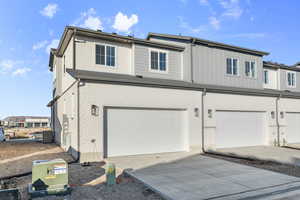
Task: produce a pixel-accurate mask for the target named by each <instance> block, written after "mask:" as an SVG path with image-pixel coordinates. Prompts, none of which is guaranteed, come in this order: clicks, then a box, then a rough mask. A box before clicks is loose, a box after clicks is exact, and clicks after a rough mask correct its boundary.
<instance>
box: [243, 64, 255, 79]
mask: <svg viewBox="0 0 300 200" xmlns="http://www.w3.org/2000/svg"><path fill="white" fill-rule="evenodd" d="M245 75H246V76H247V77H251V78H255V77H256V67H255V62H249V61H246V62H245Z"/></svg>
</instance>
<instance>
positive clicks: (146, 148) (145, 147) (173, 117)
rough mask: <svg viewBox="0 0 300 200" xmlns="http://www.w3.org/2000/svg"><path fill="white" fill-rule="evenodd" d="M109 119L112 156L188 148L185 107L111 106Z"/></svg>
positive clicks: (107, 153) (109, 154)
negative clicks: (177, 108)
mask: <svg viewBox="0 0 300 200" xmlns="http://www.w3.org/2000/svg"><path fill="white" fill-rule="evenodd" d="M106 118H107V122H106V124H107V125H106V129H107V130H106V141H107V145H105V146H106V151H107V152H106V153H105V154H106V156H108V157H111V156H124V155H138V154H152V153H164V152H177V151H187V150H188V138H187V136H188V135H187V132H188V130H187V114H186V111H185V110H176V109H145V108H142V109H140V108H137V109H134V108H128V109H127V108H125V109H119V108H110V109H107V114H106Z"/></svg>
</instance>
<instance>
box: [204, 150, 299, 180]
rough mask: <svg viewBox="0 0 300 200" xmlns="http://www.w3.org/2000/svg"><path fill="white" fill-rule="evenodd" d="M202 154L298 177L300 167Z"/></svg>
mask: <svg viewBox="0 0 300 200" xmlns="http://www.w3.org/2000/svg"><path fill="white" fill-rule="evenodd" d="M204 156H208V157H213V158H218V159H223V160H227V161H230V162H234V163H239V164H243V165H248V166H252V167H257V168H261V169H266V170H270V171H274V172H278V173H281V174H286V175H290V176H296V177H300V167H299V166H295V165H287V164H280V163H276V162H272V161H252V160H245V159H239V158H231V157H227V156H221V155H214V154H204Z"/></svg>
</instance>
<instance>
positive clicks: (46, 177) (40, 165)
mask: <svg viewBox="0 0 300 200" xmlns="http://www.w3.org/2000/svg"><path fill="white" fill-rule="evenodd" d="M69 192H70V187H69V184H68V163H67V162H66V161H64V160H63V159H55V160H50V161H48V160H36V161H33V163H32V183H31V184H30V185H29V194H30V195H31V197H38V196H45V195H52V194H53V195H64V194H68V193H69Z"/></svg>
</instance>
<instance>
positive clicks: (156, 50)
mask: <svg viewBox="0 0 300 200" xmlns="http://www.w3.org/2000/svg"><path fill="white" fill-rule="evenodd" d="M152 51H154V52H157V53H158V68H157V69H152V68H151V52H152ZM159 53H165V54H166V70H165V71H162V70H160V66H159V63H160V57H159ZM168 54H169V52H168V51H166V50H161V49H153V48H149V50H148V56H149V60H148V61H149V63H148V70H149V71H150V72H154V73H160V74H168V73H169V66H168V65H169V55H168Z"/></svg>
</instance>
